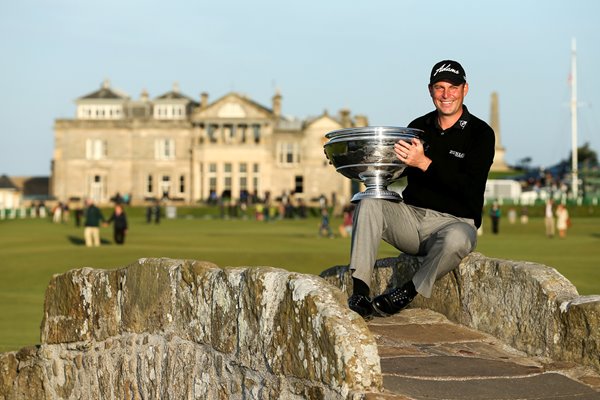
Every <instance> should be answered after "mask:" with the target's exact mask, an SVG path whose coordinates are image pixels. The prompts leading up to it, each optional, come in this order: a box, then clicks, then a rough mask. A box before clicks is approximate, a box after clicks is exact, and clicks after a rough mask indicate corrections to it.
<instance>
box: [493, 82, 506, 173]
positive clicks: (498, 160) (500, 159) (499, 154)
mask: <svg viewBox="0 0 600 400" xmlns="http://www.w3.org/2000/svg"><path fill="white" fill-rule="evenodd" d="M490 126H491V127H492V129H493V130H494V133H495V134H496V155H495V156H494V163H493V164H492V168H491V170H492V171H508V170H509V169H510V168H508V165H506V163H505V162H504V150H505V149H504V147H502V140H501V139H500V117H499V112H498V93H496V92H493V93H492V105H491V112H490Z"/></svg>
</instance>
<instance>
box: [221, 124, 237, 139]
mask: <svg viewBox="0 0 600 400" xmlns="http://www.w3.org/2000/svg"><path fill="white" fill-rule="evenodd" d="M223 139H224V142H225V143H234V142H235V128H234V126H233V125H223Z"/></svg>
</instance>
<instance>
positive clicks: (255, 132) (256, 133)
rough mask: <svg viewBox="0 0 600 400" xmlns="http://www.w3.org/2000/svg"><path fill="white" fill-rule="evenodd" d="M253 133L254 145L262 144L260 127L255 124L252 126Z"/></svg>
mask: <svg viewBox="0 0 600 400" xmlns="http://www.w3.org/2000/svg"><path fill="white" fill-rule="evenodd" d="M252 133H253V135H254V143H256V144H258V143H260V125H259V124H254V125H252Z"/></svg>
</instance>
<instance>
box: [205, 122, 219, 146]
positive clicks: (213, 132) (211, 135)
mask: <svg viewBox="0 0 600 400" xmlns="http://www.w3.org/2000/svg"><path fill="white" fill-rule="evenodd" d="M217 128H218V126H217V125H215V124H210V125H208V130H207V131H206V133H207V134H208V140H209V141H210V142H211V143H217V141H218V140H217Z"/></svg>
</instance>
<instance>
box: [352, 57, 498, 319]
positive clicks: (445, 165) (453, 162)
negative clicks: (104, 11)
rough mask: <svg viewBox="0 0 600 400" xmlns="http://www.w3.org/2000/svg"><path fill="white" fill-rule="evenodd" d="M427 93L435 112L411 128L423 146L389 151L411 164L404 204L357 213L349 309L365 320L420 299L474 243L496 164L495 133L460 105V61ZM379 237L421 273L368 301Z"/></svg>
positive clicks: (446, 65)
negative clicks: (418, 131)
mask: <svg viewBox="0 0 600 400" xmlns="http://www.w3.org/2000/svg"><path fill="white" fill-rule="evenodd" d="M428 87H429V94H430V96H431V99H432V100H433V104H434V106H435V111H432V112H430V113H428V114H426V115H424V116H422V117H420V118H417V119H415V120H414V121H412V122H411V123H410V124H409V127H411V128H417V129H421V130H423V134H422V135H421V138H422V140H423V142H421V141H420V140H418V139H413V140H412V141H411V142H407V141H402V140H401V141H399V142H398V143H396V144H395V145H394V151H395V153H396V156H397V157H398V158H399V159H400V160H401V161H402V162H403V163H405V164H406V165H407V166H408V167H407V168H406V170H405V172H404V174H405V175H406V176H407V186H406V189H405V190H404V191H403V193H402V195H403V198H404V202H399V203H396V202H391V201H388V200H382V199H364V200H362V201H361V202H360V203H359V205H358V208H357V210H356V213H355V218H354V228H353V237H352V251H351V257H350V269H351V270H352V274H353V283H354V289H353V294H352V296H350V298H349V300H348V305H349V307H350V309H352V310H354V311H356V312H357V313H359V314H360V315H361V316H363V317H364V318H367V319H368V318H370V317H371V316H372V315H373V314H374V313H378V314H379V315H382V316H387V315H391V314H394V313H397V312H398V311H400V310H402V309H403V308H404V307H406V306H407V305H408V304H409V303H410V302H411V301H412V300H413V299H414V297H415V296H416V295H417V294H418V293H420V294H421V295H423V296H425V297H430V296H431V291H432V289H433V284H434V282H435V281H436V280H437V279H439V278H441V277H442V276H444V275H445V274H447V273H448V272H449V271H451V270H452V269H454V268H456V267H457V266H458V265H459V264H460V261H461V260H462V259H463V258H464V257H465V256H466V255H467V254H469V253H470V252H471V251H473V249H474V248H475V245H476V241H477V228H478V227H479V226H480V225H481V214H482V209H483V193H484V190H485V182H486V180H487V176H488V172H489V169H490V166H491V165H492V161H493V159H494V148H495V137H494V131H493V130H492V128H491V127H490V126H489V125H488V124H486V123H485V122H484V121H482V120H480V119H479V118H477V117H475V116H474V115H472V114H470V113H469V111H468V109H467V107H466V106H465V105H464V104H463V101H464V98H465V96H466V95H467V93H468V91H469V85H468V83H467V81H466V74H465V71H464V69H463V68H462V66H461V65H460V64H459V63H458V62H456V61H452V60H444V61H441V62H439V63H437V64H436V65H435V66H434V67H433V69H432V70H431V74H430V80H429V86H428ZM423 143H424V144H425V146H424V144H423ZM381 239H383V240H385V241H386V242H388V243H390V244H391V245H393V246H394V247H396V248H398V249H399V250H400V251H402V252H404V253H407V254H412V255H417V256H418V260H419V268H418V270H417V272H416V274H415V275H414V277H413V278H412V280H411V281H409V282H407V283H406V284H404V285H403V286H401V287H397V288H394V289H392V290H390V291H388V292H387V293H384V294H382V295H380V296H377V297H375V298H374V299H373V300H372V301H371V298H370V286H371V275H372V272H373V266H374V264H375V260H376V256H377V251H378V248H379V244H380V241H381Z"/></svg>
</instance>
